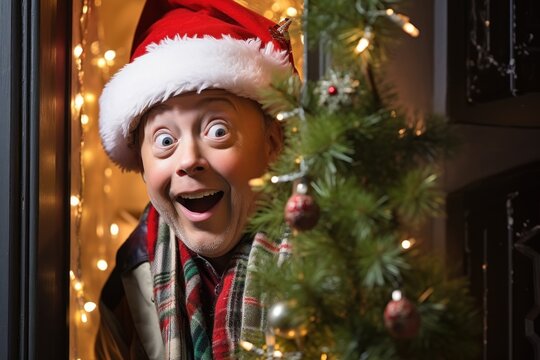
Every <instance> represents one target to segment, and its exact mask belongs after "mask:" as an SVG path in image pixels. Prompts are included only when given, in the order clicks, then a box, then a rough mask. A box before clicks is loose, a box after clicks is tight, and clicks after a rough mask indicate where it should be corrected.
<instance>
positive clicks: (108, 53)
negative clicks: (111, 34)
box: [103, 50, 116, 61]
mask: <svg viewBox="0 0 540 360" xmlns="http://www.w3.org/2000/svg"><path fill="white" fill-rule="evenodd" d="M103 57H104V58H105V60H107V61H113V60H114V58H115V57H116V52H115V51H114V50H107V51H105V54H103Z"/></svg>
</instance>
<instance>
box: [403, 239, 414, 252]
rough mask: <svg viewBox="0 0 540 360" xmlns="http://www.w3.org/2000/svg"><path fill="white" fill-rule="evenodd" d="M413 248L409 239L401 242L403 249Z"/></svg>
mask: <svg viewBox="0 0 540 360" xmlns="http://www.w3.org/2000/svg"><path fill="white" fill-rule="evenodd" d="M411 246H412V242H411V241H410V240H408V239H405V240H403V241H402V242H401V247H402V248H403V249H405V250H407V249H410V248H411Z"/></svg>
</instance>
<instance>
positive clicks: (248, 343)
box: [240, 340, 255, 351]
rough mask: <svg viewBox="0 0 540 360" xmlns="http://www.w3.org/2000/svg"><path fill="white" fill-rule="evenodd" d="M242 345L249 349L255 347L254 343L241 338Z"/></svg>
mask: <svg viewBox="0 0 540 360" xmlns="http://www.w3.org/2000/svg"><path fill="white" fill-rule="evenodd" d="M240 346H241V347H243V348H244V349H245V350H247V351H251V350H253V348H254V347H255V345H253V344H252V343H250V342H248V341H244V340H240Z"/></svg>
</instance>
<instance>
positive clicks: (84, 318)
mask: <svg viewBox="0 0 540 360" xmlns="http://www.w3.org/2000/svg"><path fill="white" fill-rule="evenodd" d="M81 322H82V323H83V324H86V323H87V322H88V315H86V313H85V312H83V313H82V314H81Z"/></svg>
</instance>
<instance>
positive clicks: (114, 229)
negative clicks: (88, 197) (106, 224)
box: [110, 223, 120, 236]
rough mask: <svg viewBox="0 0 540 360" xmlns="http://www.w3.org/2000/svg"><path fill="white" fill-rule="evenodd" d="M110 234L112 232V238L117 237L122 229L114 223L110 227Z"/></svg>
mask: <svg viewBox="0 0 540 360" xmlns="http://www.w3.org/2000/svg"><path fill="white" fill-rule="evenodd" d="M110 232H111V235H112V236H116V235H118V233H119V232H120V228H119V227H118V225H117V224H115V223H112V224H111V227H110Z"/></svg>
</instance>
